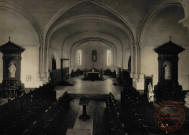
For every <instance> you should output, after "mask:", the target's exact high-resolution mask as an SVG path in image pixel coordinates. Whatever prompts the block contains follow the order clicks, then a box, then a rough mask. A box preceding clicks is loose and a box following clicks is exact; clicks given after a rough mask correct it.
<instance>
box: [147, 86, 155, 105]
mask: <svg viewBox="0 0 189 135" xmlns="http://www.w3.org/2000/svg"><path fill="white" fill-rule="evenodd" d="M148 101H149V102H154V92H153V87H152V84H151V83H149V84H148Z"/></svg>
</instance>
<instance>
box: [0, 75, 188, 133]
mask: <svg viewBox="0 0 189 135" xmlns="http://www.w3.org/2000/svg"><path fill="white" fill-rule="evenodd" d="M73 79H74V80H77V81H78V82H77V83H76V85H75V86H71V87H62V86H57V85H56V84H54V83H48V84H46V85H44V86H42V87H40V88H38V89H35V90H34V91H30V92H29V93H27V94H25V95H23V96H21V97H18V98H16V99H15V100H12V101H9V102H8V103H7V104H4V105H2V106H0V114H1V115H0V121H1V122H0V132H1V134H2V135H9V134H16V135H17V134H18V135H21V134H22V135H69V134H70V135H73V134H75V135H85V134H86V135H125V134H126V135H130V134H131V135H136V134H138V135H143V134H145V135H158V134H176V135H178V134H182V135H187V134H188V128H187V127H188V120H189V116H188V112H189V111H188V110H187V109H186V108H185V111H186V120H185V124H184V125H183V127H182V128H181V129H180V130H178V131H177V132H173V133H166V132H164V131H161V130H160V129H159V128H158V127H157V125H156V124H155V121H154V117H153V116H154V111H155V108H156V105H157V104H153V103H149V102H148V101H147V100H146V99H145V98H144V97H143V95H142V94H140V93H139V92H138V91H136V89H134V88H133V87H131V86H129V85H128V84H124V89H123V91H122V92H121V91H120V87H118V86H114V85H113V84H112V83H113V82H116V79H115V78H110V77H106V79H105V81H99V82H97V81H89V82H88V83H87V84H89V85H88V86H87V85H85V91H82V89H84V87H82V85H84V84H85V81H81V80H80V76H79V77H75V78H73ZM106 81H107V82H106ZM106 83H108V86H107V85H106ZM97 84H98V87H94V86H93V85H97ZM80 86H81V87H80ZM79 87H80V88H81V89H80V88H79ZM76 88H77V89H78V91H77V89H76ZM89 88H90V89H89ZM100 88H101V89H102V91H103V92H102V93H101V94H102V96H100V95H101V94H98V95H97V94H95V90H96V89H100ZM87 89H88V90H90V91H91V93H92V91H93V92H94V93H93V94H89V93H87ZM55 90H56V91H55ZM106 90H107V91H106ZM97 91H98V90H97ZM74 92H75V93H74ZM116 92H117V93H118V92H121V100H120V99H118V98H115V97H116ZM57 95H58V96H57ZM83 95H84V96H86V97H87V98H88V99H89V104H88V105H87V114H88V115H90V117H91V118H90V119H89V120H85V121H83V120H81V119H79V116H80V115H81V114H82V106H81V105H79V102H80V98H81V97H82V96H83ZM57 97H58V98H57Z"/></svg>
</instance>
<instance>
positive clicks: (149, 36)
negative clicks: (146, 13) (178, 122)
mask: <svg viewBox="0 0 189 135" xmlns="http://www.w3.org/2000/svg"><path fill="white" fill-rule="evenodd" d="M183 18H184V12H183V9H182V7H178V6H171V7H167V8H165V9H163V10H162V11H161V12H160V13H159V14H158V15H157V16H156V17H155V18H154V19H153V20H152V22H151V23H150V24H149V25H147V26H146V27H145V28H144V30H143V33H142V37H141V73H143V74H145V75H146V76H149V75H153V84H154V85H156V84H157V82H158V59H157V58H158V55H157V54H156V53H155V52H154V49H155V48H156V47H158V46H160V45H162V44H164V43H166V42H168V41H169V36H172V39H171V40H172V42H174V43H176V44H178V45H180V46H181V47H183V48H185V49H187V48H188V37H189V36H188V32H187V29H186V28H183V26H182V25H181V24H179V23H178V21H179V20H181V19H183ZM188 58H189V53H188V49H187V50H185V51H184V52H181V53H180V54H179V67H178V76H179V78H178V80H179V83H180V84H181V85H182V86H183V89H184V90H187V89H188V80H187V75H189V70H188V69H189V62H188V60H187V59H188ZM141 89H142V88H141Z"/></svg>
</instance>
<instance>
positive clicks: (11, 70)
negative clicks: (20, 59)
mask: <svg viewBox="0 0 189 135" xmlns="http://www.w3.org/2000/svg"><path fill="white" fill-rule="evenodd" d="M8 70H9V78H15V77H16V66H15V64H14V63H13V62H10V66H9V68H8Z"/></svg>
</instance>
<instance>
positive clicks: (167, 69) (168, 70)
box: [164, 64, 171, 80]
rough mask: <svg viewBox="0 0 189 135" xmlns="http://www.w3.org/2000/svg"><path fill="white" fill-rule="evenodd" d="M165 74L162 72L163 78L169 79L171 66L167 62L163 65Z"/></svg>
mask: <svg viewBox="0 0 189 135" xmlns="http://www.w3.org/2000/svg"><path fill="white" fill-rule="evenodd" d="M164 70H165V74H164V79H165V80H171V67H170V65H169V64H167V65H165V67H164Z"/></svg>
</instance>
